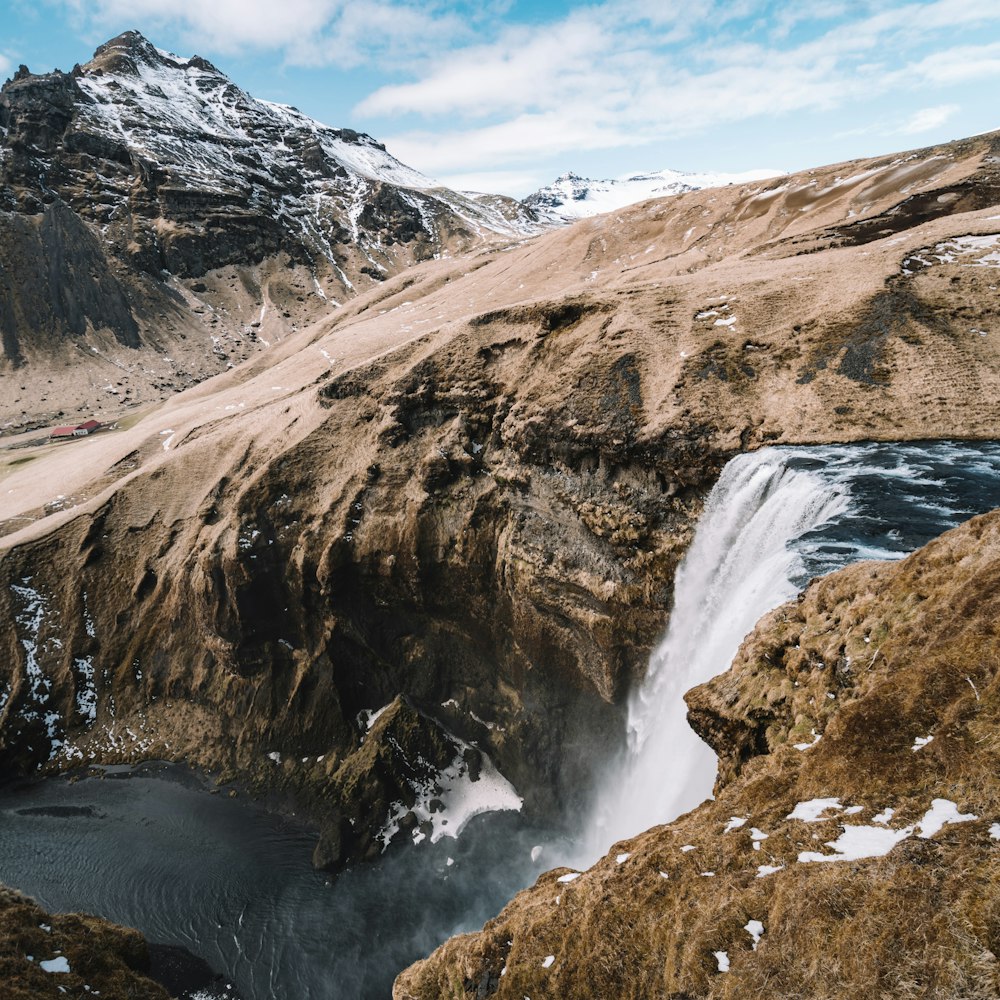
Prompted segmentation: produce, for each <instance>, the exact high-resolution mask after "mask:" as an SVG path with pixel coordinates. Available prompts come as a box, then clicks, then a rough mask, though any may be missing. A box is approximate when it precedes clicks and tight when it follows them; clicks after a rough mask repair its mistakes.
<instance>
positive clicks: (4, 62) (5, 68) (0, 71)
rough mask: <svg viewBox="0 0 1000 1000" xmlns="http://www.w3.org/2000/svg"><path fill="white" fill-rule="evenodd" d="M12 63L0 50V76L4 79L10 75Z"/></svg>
mask: <svg viewBox="0 0 1000 1000" xmlns="http://www.w3.org/2000/svg"><path fill="white" fill-rule="evenodd" d="M13 65H14V64H13V63H12V62H11V61H10V60H9V59H8V58H7V57H6V56H5V55H4V54H3V53H2V52H0V77H3V78H4V79H6V78H7V77H8V76H10V71H11V68H12V67H13Z"/></svg>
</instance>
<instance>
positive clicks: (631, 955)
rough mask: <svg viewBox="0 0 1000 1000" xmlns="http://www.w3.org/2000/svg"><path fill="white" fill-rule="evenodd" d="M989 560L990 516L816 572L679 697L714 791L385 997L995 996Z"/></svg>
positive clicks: (997, 677) (996, 707) (996, 562)
mask: <svg viewBox="0 0 1000 1000" xmlns="http://www.w3.org/2000/svg"><path fill="white" fill-rule="evenodd" d="M998 576H1000V514H997V513H993V514H989V515H985V516H983V517H979V518H976V519H974V520H972V521H970V522H968V523H967V524H966V525H963V526H962V527H960V528H958V529H956V530H954V531H952V532H949V533H948V534H946V535H944V536H942V537H941V538H940V539H939V540H937V541H935V542H932V543H931V544H929V545H928V546H926V547H925V548H924V549H921V550H920V551H918V552H916V553H915V554H913V555H912V556H910V557H909V558H908V559H906V560H905V561H904V562H903V563H901V564H884V563H862V564H859V565H857V566H854V567H851V568H849V569H846V570H844V571H841V572H839V573H836V574H833V575H832V576H830V577H826V578H824V579H823V580H820V581H819V582H816V583H814V584H812V585H811V586H810V587H809V588H808V589H807V591H806V592H805V593H804V595H802V597H801V598H800V599H799V600H798V601H794V602H792V603H790V604H787V605H785V606H784V607H781V608H779V609H777V610H776V611H774V612H773V613H771V614H770V615H768V616H767V617H765V618H764V619H763V620H762V621H761V623H760V624H759V625H758V626H757V628H756V630H755V631H754V632H753V633H752V634H751V635H750V636H749V637H748V638H747V640H746V642H745V643H744V645H743V647H742V649H741V651H740V653H739V655H738V657H737V659H736V661H735V662H734V664H733V667H732V669H731V670H730V671H728V672H727V673H725V674H723V675H721V676H720V677H718V678H716V679H714V680H713V681H711V682H710V683H708V684H706V685H703V686H701V687H699V688H696V689H695V690H694V691H692V692H690V693H689V694H688V696H687V700H688V704H689V706H690V719H691V722H692V724H693V725H694V726H695V728H696V729H697V730H698V732H699V733H700V734H702V735H703V736H704V737H705V738H706V739H707V740H708V741H709V742H710V743H711V745H712V746H713V748H714V749H715V750H716V752H718V753H719V755H720V757H721V765H722V766H721V769H720V778H719V781H718V784H717V786H716V790H715V791H716V796H715V801H709V802H706V803H705V804H704V805H702V806H700V807H699V808H697V809H695V810H693V811H692V812H690V813H688V814H687V815H685V816H682V817H681V818H680V819H678V820H677V821H676V822H674V823H671V824H669V825H667V826H663V827H658V828H655V829H653V830H650V831H648V832H646V833H643V834H641V835H639V836H637V837H636V838H634V839H633V840H630V841H626V842H623V843H621V844H619V845H617V846H616V847H615V848H613V849H612V850H611V852H610V853H609V855H608V857H606V858H605V859H603V860H602V861H600V862H598V863H597V864H596V865H595V866H594V867H593V868H591V869H590V870H589V871H587V872H584V873H582V874H580V875H578V876H575V875H573V873H570V872H569V871H568V870H565V869H560V870H556V871H553V872H550V873H548V874H546V875H544V876H543V877H542V878H541V879H540V880H539V881H538V883H537V884H536V885H535V886H534V887H533V888H532V889H529V890H527V891H525V892H523V893H521V894H520V895H519V896H518V897H516V898H515V899H514V901H513V902H512V903H511V904H510V905H509V906H508V907H507V908H506V909H505V910H504V911H503V912H502V913H501V914H500V915H499V916H498V917H497V918H496V919H495V920H492V921H490V923H488V924H487V925H486V927H484V928H483V930H482V931H481V932H479V933H477V934H471V935H465V936H463V937H458V938H454V939H452V940H451V941H449V942H448V943H447V944H445V945H444V946H443V947H442V948H441V949H439V950H438V951H437V952H435V953H434V955H432V956H431V957H430V958H429V959H427V960H426V961H424V962H421V963H418V964H417V965H415V966H413V967H412V968H411V969H409V970H407V971H406V972H405V973H403V974H402V975H401V976H400V977H399V979H398V980H397V983H396V987H395V991H394V996H395V997H396V998H397V1000H417V998H431V997H434V998H441V997H455V998H459V997H463V998H464V997H473V996H475V997H490V996H496V997H497V998H504V997H517V998H521V997H523V996H531V997H533V998H545V997H553V998H555V997H575V998H576V997H578V998H585V997H594V998H597V997H612V996H613V997H622V998H627V997H635V998H637V1000H638V998H640V997H641V998H650V997H673V998H681V997H692V998H693V997H737V996H739V997H746V996H758V995H760V996H764V995H766V996H781V997H799V996H803V997H804V996H809V997H836V996H883V995H884V996H923V997H942V998H943V997H955V996H962V997H976V998H978V997H982V998H985V997H991V996H995V995H996V992H997V990H998V988H1000V968H998V963H997V958H996V955H997V949H998V947H1000V862H998V852H997V840H998V839H1000V822H998V818H1000V783H998V781H997V773H998V765H1000V760H998V757H997V741H996V733H997V731H998V728H997V727H998V724H1000V673H998V668H997V663H998V662H1000V660H998V653H1000V648H998V640H997V635H996V629H995V627H994V624H995V621H996V615H997V610H998V609H997V606H996V603H997V597H996V594H997V582H998ZM817 736H818V737H819V739H818V740H817V738H816V737H817Z"/></svg>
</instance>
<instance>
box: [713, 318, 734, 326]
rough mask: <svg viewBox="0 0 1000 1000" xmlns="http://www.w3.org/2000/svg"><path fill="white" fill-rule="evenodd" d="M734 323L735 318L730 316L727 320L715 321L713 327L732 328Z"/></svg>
mask: <svg viewBox="0 0 1000 1000" xmlns="http://www.w3.org/2000/svg"><path fill="white" fill-rule="evenodd" d="M735 322H736V317H735V316H730V317H729V319H717V320H716V321H715V323H714V325H715V326H732V325H733V324H734V323H735Z"/></svg>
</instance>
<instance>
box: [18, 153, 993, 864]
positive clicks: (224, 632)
mask: <svg viewBox="0 0 1000 1000" xmlns="http://www.w3.org/2000/svg"><path fill="white" fill-rule="evenodd" d="M998 145H1000V136H998V135H995V134H994V135H989V136H983V137H979V138H976V139H971V140H967V141H964V142H960V143H954V144H951V145H949V146H944V147H937V148H934V149H932V150H923V151H918V152H916V153H912V154H907V155H903V156H899V157H895V158H891V157H886V158H882V159H880V160H873V161H864V162H860V163H851V164H841V165H837V166H834V167H829V168H824V169H821V170H816V171H811V172H808V173H804V174H799V175H795V176H792V177H788V178H781V179H780V180H776V181H773V182H766V183H765V184H763V185H755V186H743V187H737V186H733V187H729V188H725V189H719V190H714V191H712V190H709V191H701V192H694V193H690V194H687V195H682V196H679V197H676V198H672V199H665V200H662V201H653V202H649V203H646V204H644V205H641V206H636V207H632V208H630V209H627V210H625V211H622V212H620V213H616V214H614V215H611V216H605V217H602V218H598V219H594V220H588V221H585V222H582V223H580V224H578V225H576V226H574V227H572V228H569V229H566V230H561V231H558V232H553V233H550V234H548V235H545V236H542V237H538V238H535V239H533V240H530V241H525V242H523V243H519V244H512V245H510V246H508V247H506V248H503V249H486V250H483V251H480V252H477V253H475V254H472V255H470V256H467V257H465V258H463V259H461V260H455V259H448V260H436V261H429V262H426V263H424V264H421V265H419V266H417V267H415V268H413V269H411V270H409V271H407V272H406V273H405V274H403V275H400V276H398V277H396V278H392V279H390V280H388V281H386V282H385V283H384V284H383V285H381V286H380V287H379V289H377V290H375V291H372V292H369V293H368V294H367V295H364V296H361V297H359V298H358V299H357V300H355V301H354V302H352V303H350V304H348V305H347V306H345V307H344V308H342V309H340V310H339V311H336V312H334V313H332V314H331V315H329V316H327V317H326V318H324V319H322V320H321V321H319V322H318V323H316V324H314V325H312V326H311V327H309V328H308V329H306V330H303V331H300V332H298V333H297V334H295V335H294V336H290V337H288V338H286V339H284V340H282V341H281V342H280V343H277V344H274V345H272V347H271V349H270V350H269V351H268V352H267V353H266V354H265V355H262V356H260V357H257V358H254V359H250V360H248V361H247V362H245V363H244V364H242V365H240V366H239V367H237V368H235V369H233V370H232V371H230V372H228V373H226V374H223V375H220V376H219V377H217V378H215V379H212V380H211V381H210V382H207V383H204V384H202V385H199V386H197V387H195V388H193V389H190V390H188V391H186V392H184V393H181V394H179V395H178V396H176V397H175V398H173V399H171V400H169V401H168V402H166V403H164V404H162V405H159V406H156V407H152V408H150V409H148V410H146V411H144V412H142V413H134V414H132V416H130V417H128V418H127V419H124V420H121V421H119V423H118V427H117V429H115V430H114V431H106V432H102V433H100V434H97V435H95V436H94V437H92V438H89V439H84V440H81V441H75V442H71V443H67V444H61V445H58V446H56V445H48V444H45V445H41V446H33V447H26V448H23V449H17V450H16V451H6V452H0V456H2V457H0V498H2V510H0V530H3V531H4V532H6V534H5V537H4V538H3V539H2V540H0V546H2V548H0V621H2V622H5V623H9V624H8V625H7V627H6V628H5V629H3V631H2V632H0V649H2V654H0V664H2V666H0V761H2V762H3V766H5V767H8V768H11V769H14V770H18V771H29V770H31V771H34V770H36V769H38V768H39V767H41V768H42V770H43V771H44V770H45V769H54V768H64V767H70V766H76V765H78V764H79V763H86V762H89V761H91V760H93V761H117V760H137V759H142V758H147V757H167V758H170V759H183V760H190V761H194V762H196V763H198V764H201V765H203V766H207V767H212V768H217V769H219V770H220V771H221V772H222V776H223V777H224V778H229V777H233V776H236V775H239V776H240V777H241V778H242V779H243V780H245V781H247V782H248V783H250V784H252V785H254V786H255V787H256V788H260V789H268V790H273V791H278V792H281V793H287V794H289V795H291V796H293V797H294V799H295V801H297V802H298V803H299V804H300V806H302V807H303V808H305V809H306V811H307V812H311V813H312V814H313V815H314V816H315V817H316V818H317V819H318V820H319V821H320V823H321V825H322V827H323V830H324V835H323V843H324V845H325V847H324V850H323V851H322V852H321V853H322V854H323V857H324V860H325V861H326V862H327V863H329V864H336V863H337V862H338V858H337V857H334V856H333V855H334V854H335V853H336V852H332V850H331V845H334V844H339V848H340V852H339V860H343V859H346V858H353V857H363V856H365V855H366V854H368V853H369V852H370V851H371V850H372V847H373V844H374V843H375V838H376V834H377V832H378V829H379V827H380V824H381V822H382V821H383V817H381V816H379V815H376V814H374V813H373V814H369V815H367V816H366V817H365V821H364V822H363V823H360V824H358V823H356V824H355V825H354V826H352V825H351V824H350V823H347V822H345V817H348V816H352V815H353V810H354V809H355V808H356V805H352V802H351V801H347V798H349V797H350V796H347V797H345V791H344V790H345V789H346V788H348V787H350V788H352V789H355V790H357V788H358V783H357V781H356V780H355V779H354V778H352V779H351V781H350V782H347V783H345V782H344V781H342V780H341V778H343V777H344V776H346V775H347V774H348V772H351V773H354V771H355V766H357V767H362V765H363V768H366V769H367V770H365V776H364V777H363V780H362V783H363V784H364V785H365V789H366V790H365V793H364V794H365V795H367V796H370V797H371V801H377V802H383V801H385V800H386V798H387V797H388V796H391V795H393V794H395V792H394V791H393V789H394V788H395V789H398V788H399V787H401V786H400V785H399V781H400V773H399V767H398V766H397V765H398V760H397V763H396V764H392V766H389V765H387V763H386V761H387V760H390V759H394V758H393V755H392V754H383V755H379V754H371V756H370V758H369V751H365V752H364V753H362V754H361V756H360V757H358V756H357V754H358V752H359V751H361V750H364V747H365V746H366V745H367V744H363V743H362V737H363V736H364V735H365V733H364V727H363V725H359V724H358V722H357V721H356V720H357V717H358V715H359V713H360V712H361V711H362V710H370V709H374V708H378V707H380V706H382V705H385V704H387V703H389V702H392V701H393V700H394V699H396V698H397V697H398V696H403V698H404V703H401V704H403V707H404V708H405V710H406V711H407V712H414V713H415V715H416V717H417V718H419V719H422V720H423V721H422V722H417V721H415V720H414V719H411V720H410V721H409V722H407V723H406V727H407V729H408V731H410V732H413V733H415V734H416V733H418V732H419V733H421V734H422V735H420V736H419V740H420V741H422V740H424V739H429V740H431V742H432V743H433V742H435V741H436V740H438V739H439V736H434V735H433V734H434V733H435V732H437V733H440V730H441V729H442V728H443V729H445V730H447V731H449V732H452V733H454V734H456V735H457V736H459V737H461V738H462V739H464V740H466V741H468V742H473V741H474V742H476V743H477V745H478V746H479V747H480V748H481V749H482V750H483V751H484V752H486V753H488V754H489V755H490V756H491V757H493V758H494V760H495V762H496V763H497V765H498V766H499V768H500V770H501V771H502V772H503V773H504V774H505V775H506V776H507V777H508V778H509V779H510V780H511V781H512V782H513V783H514V784H515V786H516V787H517V788H518V790H519V792H520V793H521V794H522V795H523V796H525V799H526V809H528V810H529V811H531V812H532V813H534V814H548V815H558V814H561V813H562V812H564V811H565V810H567V809H571V808H572V807H574V806H578V805H580V804H581V802H580V798H581V791H580V790H581V789H586V788H589V787H590V786H591V778H592V774H593V771H594V769H595V768H597V767H599V766H600V762H601V760H602V758H603V757H604V756H605V755H606V753H607V752H608V750H609V749H611V748H612V747H614V746H616V745H617V743H618V741H619V739H620V733H621V695H622V693H623V692H624V691H625V690H626V688H627V686H628V684H629V683H630V682H631V681H632V680H633V679H635V678H636V677H638V676H640V675H641V674H642V672H643V670H644V668H645V663H646V658H647V654H648V652H649V649H650V648H651V646H652V645H653V643H654V642H655V640H656V638H657V635H658V634H659V632H660V630H661V629H662V627H663V624H664V621H665V617H666V609H667V608H668V607H669V601H670V593H671V586H672V580H673V573H674V569H675V567H676V564H677V561H678V559H679V558H680V555H681V553H682V552H683V550H684V548H685V546H686V544H687V541H688V539H689V537H690V532H691V528H692V525H693V523H694V520H695V519H696V517H697V515H698V512H699V510H700V507H701V502H702V498H703V496H704V494H705V492H706V491H707V490H708V488H709V487H710V486H711V484H712V483H713V482H714V480H715V478H716V476H717V473H718V471H719V469H720V468H721V466H722V464H723V463H724V462H725V461H726V460H727V459H728V458H729V457H730V456H731V455H732V454H734V453H735V452H736V451H738V450H740V449H749V448H756V447H760V446H762V445H765V444H768V443H771V442H822V441H846V440H857V439H862V438H870V437H871V438H881V439H912V438H927V437H972V438H987V437H998V436H1000V403H998V402H997V400H998V398H1000V376H998V374H997V372H998V369H1000V365H998V362H1000V323H998V320H997V312H996V295H995V291H996V284H995V282H996V281H997V278H996V277H994V275H995V271H994V270H993V268H992V267H991V266H990V262H989V261H988V260H987V259H985V255H987V250H986V249H982V248H980V249H978V250H975V251H974V252H972V251H970V252H968V253H966V252H964V251H963V252H960V253H959V252H956V253H955V254H952V255H951V257H952V259H950V260H940V259H938V258H939V257H941V256H943V257H948V254H945V253H941V254H938V257H935V256H934V254H935V253H936V251H935V250H934V248H935V247H937V246H938V245H939V244H941V243H944V242H945V241H948V240H950V239H951V238H953V237H957V236H963V235H966V234H994V233H996V232H997V231H998V225H997V222H996V220H995V218H993V215H995V214H996V213H997V209H996V207H995V206H996V205H997V203H998V202H1000V168H998V166H997V162H996V153H997V149H996V147H997V146H998ZM990 206H993V207H992V208H991V207H990ZM991 212H992V213H993V215H991ZM917 258H919V259H920V260H921V261H925V262H926V264H921V263H915V261H916V260H917ZM904 263H905V265H906V266H905V267H904ZM207 280H208V279H207V278H206V281H207ZM91 702H94V703H96V717H95V718H94V720H93V721H91V719H90V717H89V706H90V704H91ZM415 738H417V737H416V736H415ZM441 738H443V737H441ZM376 739H377V737H376ZM60 744H61V745H60ZM269 754H278V755H280V760H281V763H280V764H277V763H275V761H274V759H273V758H272V757H269V756H268V755H269ZM319 758H322V760H320V759H319ZM352 759H353V760H354V761H355V764H352V765H350V766H349V767H348V771H341V770H340V769H341V767H342V766H343V765H345V763H346V762H348V761H350V760H352ZM365 761H368V763H367V764H363V762H365ZM376 765H377V766H376ZM394 769H395V770H394ZM338 773H339V774H341V778H337V775H338ZM350 794H351V795H352V796H353V795H354V794H355V791H352V792H351V793H350ZM355 818H356V817H355Z"/></svg>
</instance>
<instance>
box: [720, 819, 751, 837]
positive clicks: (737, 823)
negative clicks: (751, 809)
mask: <svg viewBox="0 0 1000 1000" xmlns="http://www.w3.org/2000/svg"><path fill="white" fill-rule="evenodd" d="M746 821H747V817H746V816H730V817H729V822H728V823H727V824H726V828H725V829H724V830H723V831H722V832H723V833H729V832H730V831H731V830H738V829H739V828H740V827H741V826H743V825H744V824H745V823H746Z"/></svg>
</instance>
